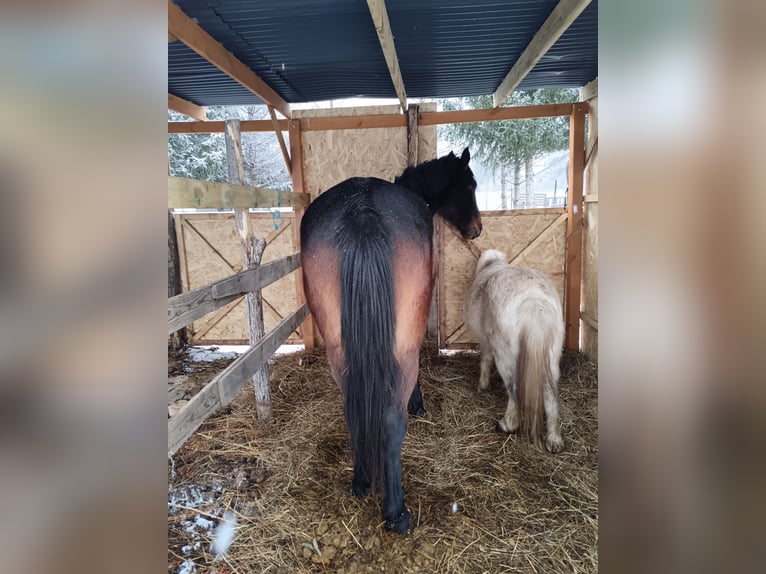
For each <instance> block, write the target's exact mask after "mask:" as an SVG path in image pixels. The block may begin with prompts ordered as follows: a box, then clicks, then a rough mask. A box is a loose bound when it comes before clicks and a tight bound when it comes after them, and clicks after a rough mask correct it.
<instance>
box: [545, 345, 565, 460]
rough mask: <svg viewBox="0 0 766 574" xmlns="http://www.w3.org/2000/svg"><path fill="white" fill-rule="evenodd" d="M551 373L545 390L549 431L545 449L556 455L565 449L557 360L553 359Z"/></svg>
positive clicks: (546, 417) (547, 378)
mask: <svg viewBox="0 0 766 574" xmlns="http://www.w3.org/2000/svg"><path fill="white" fill-rule="evenodd" d="M550 371H551V372H549V374H548V376H547V377H546V379H545V388H544V389H543V404H544V405H545V419H546V429H547V434H546V437H545V448H547V449H548V450H549V451H550V452H554V453H555V452H561V451H562V450H563V449H564V440H563V439H562V438H561V426H560V422H559V385H558V378H559V368H558V359H557V358H556V359H553V358H552V359H551V366H550Z"/></svg>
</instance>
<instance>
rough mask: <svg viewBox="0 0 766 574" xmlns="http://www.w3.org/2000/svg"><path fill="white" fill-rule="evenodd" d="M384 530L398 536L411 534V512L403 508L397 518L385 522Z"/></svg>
mask: <svg viewBox="0 0 766 574" xmlns="http://www.w3.org/2000/svg"><path fill="white" fill-rule="evenodd" d="M386 530H390V531H391V532H398V533H399V534H412V512H410V509H409V508H405V509H404V510H402V511H401V512H400V513H399V514H398V515H397V516H394V517H393V518H389V519H388V520H386Z"/></svg>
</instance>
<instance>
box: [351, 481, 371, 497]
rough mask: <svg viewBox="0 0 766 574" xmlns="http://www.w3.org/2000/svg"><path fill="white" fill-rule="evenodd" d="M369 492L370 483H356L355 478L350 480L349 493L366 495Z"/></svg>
mask: <svg viewBox="0 0 766 574" xmlns="http://www.w3.org/2000/svg"><path fill="white" fill-rule="evenodd" d="M368 494H370V485H369V484H363V483H357V481H356V480H353V481H351V495H352V496H356V497H362V496H367V495H368Z"/></svg>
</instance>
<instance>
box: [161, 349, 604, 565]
mask: <svg viewBox="0 0 766 574" xmlns="http://www.w3.org/2000/svg"><path fill="white" fill-rule="evenodd" d="M478 369H479V366H478V356H477V355H476V354H473V353H461V354H456V355H451V356H444V355H434V354H433V353H428V352H424V353H423V355H422V358H421V367H420V375H419V380H420V384H421V389H422V391H423V398H424V403H425V408H426V411H427V415H426V417H425V419H422V420H413V419H410V421H409V424H408V431H407V438H406V440H405V443H404V448H403V451H402V472H403V480H404V491H405V503H406V504H407V506H408V507H409V508H410V509H411V510H412V513H413V517H414V521H415V524H416V527H415V529H414V532H413V534H412V535H411V536H407V537H404V536H401V535H397V534H391V533H388V532H385V530H384V528H383V522H382V519H381V514H380V500H379V498H378V496H377V495H373V496H370V497H366V498H363V499H357V498H354V497H352V496H351V495H350V494H349V485H350V483H351V477H352V458H351V452H350V449H349V439H348V434H347V431H346V428H345V423H344V421H343V412H342V399H341V394H340V391H339V390H338V388H337V387H336V385H335V383H334V381H333V380H332V378H331V376H330V374H329V369H328V366H327V361H326V358H325V356H324V353H323V352H321V351H315V352H301V353H296V354H293V355H286V356H282V357H279V358H277V359H275V360H274V362H273V364H272V365H271V381H272V399H273V405H274V424H273V425H271V426H270V427H269V428H264V427H262V426H260V425H259V424H257V422H256V418H255V402H254V398H253V393H252V391H251V389H248V388H246V389H244V390H243V391H242V392H240V394H239V395H238V396H237V398H236V399H235V400H234V401H233V402H232V403H231V404H230V405H228V406H227V407H226V408H224V409H222V411H221V412H219V413H217V414H216V415H214V416H213V417H211V418H210V419H209V420H208V421H207V422H206V423H205V424H203V426H202V427H201V428H200V429H199V431H198V432H197V433H195V435H194V436H193V437H192V438H190V439H189V441H188V442H187V443H186V445H185V446H184V447H183V448H182V449H181V450H180V451H179V452H178V453H177V454H176V455H175V457H174V458H173V460H172V464H171V465H169V517H168V536H169V549H168V561H169V567H172V568H173V569H177V568H179V567H181V565H182V564H183V563H184V562H186V565H185V566H183V568H186V569H188V570H189V571H191V567H192V564H193V565H194V566H196V568H197V572H207V571H212V569H216V571H217V572H241V573H245V572H275V573H276V572H279V573H286V572H290V573H292V572H342V573H353V572H382V571H385V572H595V571H597V569H598V555H597V552H598V550H597V542H598V438H597V430H598V422H597V411H596V409H597V384H598V383H597V369H596V365H594V364H593V363H591V362H589V361H588V360H587V359H586V358H584V357H583V356H582V355H579V354H565V355H564V357H563V359H562V364H561V381H560V394H561V420H562V436H563V438H564V441H565V450H564V452H562V453H560V454H557V455H551V454H548V453H546V452H544V451H541V450H538V449H537V448H535V447H534V446H533V445H532V444H530V443H529V442H527V441H525V440H523V439H521V438H519V437H517V436H515V435H511V436H506V435H502V434H498V433H496V432H494V428H495V423H496V420H497V419H498V418H499V417H500V416H502V413H503V412H504V410H505V405H506V396H505V390H504V389H503V387H502V383H501V381H500V379H499V377H498V375H497V374H496V373H495V375H494V377H493V380H492V385H491V386H490V390H488V391H485V392H478V391H477V388H476V387H477V381H478ZM171 467H172V468H171ZM453 503H457V512H453V511H452V510H453V508H454V506H453ZM226 509H231V510H232V511H233V512H234V513H235V515H236V518H237V531H236V537H235V539H234V541H233V543H232V545H231V547H230V549H229V552H228V553H227V555H226V556H225V557H223V558H218V559H215V557H214V556H212V555H211V554H210V541H211V538H212V536H213V527H214V525H215V524H216V523H217V521H218V520H219V519H220V517H221V516H222V515H223V512H224V511H225V510H226Z"/></svg>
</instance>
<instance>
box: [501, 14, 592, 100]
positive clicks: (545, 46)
mask: <svg viewBox="0 0 766 574" xmlns="http://www.w3.org/2000/svg"><path fill="white" fill-rule="evenodd" d="M590 3H591V0H560V1H559V3H558V4H556V6H555V7H554V8H553V11H552V12H551V13H550V15H549V16H548V18H546V20H545V22H543V25H542V26H540V29H539V30H538V31H537V34H535V35H534V37H533V38H532V40H531V41H530V42H529V44H528V45H527V47H526V48H524V51H523V52H522V53H521V55H520V56H519V58H518V59H517V60H516V63H514V64H513V67H512V68H511V70H510V71H509V72H508V74H507V75H506V76H505V78H504V79H503V81H502V82H500V85H499V86H498V87H497V90H495V93H494V94H492V100H493V102H494V105H495V107H497V106H500V105H501V104H502V103H503V102H504V101H505V98H506V97H508V94H510V93H511V92H513V90H515V89H516V86H518V85H519V84H520V83H521V81H522V80H523V79H524V78H525V77H526V76H527V74H528V73H529V72H530V71H532V68H534V67H535V64H537V62H539V61H540V58H542V57H543V56H544V55H545V53H546V52H547V51H548V50H549V49H550V47H551V46H553V44H555V43H556V40H558V39H559V38H560V37H561V35H562V34H563V33H564V32H566V30H567V28H569V26H571V25H572V22H574V21H575V20H576V19H577V17H578V16H579V15H580V13H581V12H582V11H583V10H585V8H586V7H587V6H588V4H590Z"/></svg>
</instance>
